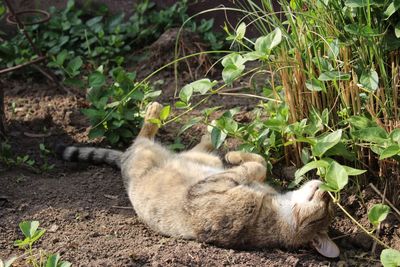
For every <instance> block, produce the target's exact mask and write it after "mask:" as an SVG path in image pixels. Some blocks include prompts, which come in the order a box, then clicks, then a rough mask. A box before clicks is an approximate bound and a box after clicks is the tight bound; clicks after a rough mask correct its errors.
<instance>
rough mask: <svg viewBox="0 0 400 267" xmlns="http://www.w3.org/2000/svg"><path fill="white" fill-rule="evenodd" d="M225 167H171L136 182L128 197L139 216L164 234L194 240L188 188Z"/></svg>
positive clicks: (172, 165) (180, 164)
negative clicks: (185, 207) (189, 212)
mask: <svg viewBox="0 0 400 267" xmlns="http://www.w3.org/2000/svg"><path fill="white" fill-rule="evenodd" d="M223 171H224V169H223V168H217V167H212V166H206V165H202V164H198V163H193V162H186V164H185V168H182V162H179V164H176V165H175V164H174V162H171V164H169V165H168V167H165V168H160V169H158V170H157V171H154V172H151V173H149V174H148V175H147V176H146V177H145V178H144V179H139V180H136V181H135V182H133V183H132V185H131V187H130V190H129V192H130V195H129V198H130V200H131V202H132V204H133V207H134V209H135V211H136V213H137V215H138V216H139V217H140V218H141V219H142V220H143V221H144V222H145V223H146V224H148V225H149V226H150V227H151V228H153V229H154V230H156V231H157V232H160V233H161V234H164V235H168V236H175V237H182V238H186V239H193V238H195V237H196V236H195V233H194V230H193V228H192V225H191V224H190V220H189V216H190V214H188V212H187V211H185V210H184V206H185V205H186V201H187V194H188V189H189V188H191V186H192V185H193V184H195V183H197V182H199V181H201V180H203V179H206V178H207V177H210V176H212V175H215V174H217V173H221V172H223Z"/></svg>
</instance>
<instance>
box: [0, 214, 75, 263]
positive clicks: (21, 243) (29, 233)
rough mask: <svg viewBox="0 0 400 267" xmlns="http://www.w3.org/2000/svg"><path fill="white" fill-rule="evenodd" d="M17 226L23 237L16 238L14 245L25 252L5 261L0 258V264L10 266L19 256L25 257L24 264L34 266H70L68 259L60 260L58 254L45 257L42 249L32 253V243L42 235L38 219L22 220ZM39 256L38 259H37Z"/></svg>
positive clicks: (42, 231)
mask: <svg viewBox="0 0 400 267" xmlns="http://www.w3.org/2000/svg"><path fill="white" fill-rule="evenodd" d="M19 228H20V229H21V231H22V234H23V235H24V239H23V240H22V239H18V240H16V241H15V242H14V245H15V246H17V247H18V248H20V249H24V250H25V254H23V255H21V256H19V257H12V258H11V259H9V260H7V261H4V262H3V261H2V260H0V266H1V267H6V266H12V264H13V263H14V262H16V261H17V260H18V259H19V258H26V264H28V265H31V266H34V267H36V266H37V267H42V266H43V267H45V266H46V267H70V266H71V263H70V262H68V261H61V260H60V255H59V254H49V255H47V257H45V255H44V254H45V253H43V251H41V250H40V251H39V253H38V254H34V248H33V245H34V244H35V243H36V242H37V241H38V240H39V239H40V238H41V237H42V236H43V235H44V233H45V232H46V230H45V229H42V228H39V222H38V221H23V222H21V223H20V224H19ZM38 258H39V259H38Z"/></svg>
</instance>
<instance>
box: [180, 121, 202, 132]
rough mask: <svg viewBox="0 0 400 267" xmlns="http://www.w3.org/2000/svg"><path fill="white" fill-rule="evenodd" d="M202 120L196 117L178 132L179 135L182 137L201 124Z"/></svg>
mask: <svg viewBox="0 0 400 267" xmlns="http://www.w3.org/2000/svg"><path fill="white" fill-rule="evenodd" d="M201 120H202V118H201V117H195V118H191V119H190V120H189V121H188V122H186V123H185V124H184V125H183V126H182V127H181V129H180V130H179V132H178V135H181V134H182V133H183V132H184V131H186V130H187V129H189V128H191V127H192V126H193V125H196V124H197V123H199V122H201Z"/></svg>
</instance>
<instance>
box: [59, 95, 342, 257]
mask: <svg viewBox="0 0 400 267" xmlns="http://www.w3.org/2000/svg"><path fill="white" fill-rule="evenodd" d="M161 109H162V106H161V105H160V104H159V103H157V102H153V103H151V104H150V105H149V106H148V108H147V111H146V115H145V122H144V124H143V126H142V128H141V130H140V132H139V134H138V136H137V138H136V140H135V141H134V142H133V144H132V145H131V146H130V147H129V148H128V149H127V150H126V151H125V152H121V151H117V150H112V149H103V148H93V147H74V146H68V147H63V148H61V149H59V151H58V152H59V153H60V155H61V156H62V158H63V159H64V160H70V161H92V162H95V163H101V162H105V163H108V164H110V165H113V166H115V167H117V168H120V169H121V173H122V177H123V182H124V185H125V188H126V190H127V193H128V196H129V199H130V201H131V203H132V205H133V208H134V210H135V211H136V213H137V216H138V217H139V218H140V219H141V220H142V221H143V222H144V223H145V224H147V225H148V226H149V227H150V228H152V229H153V230H155V231H157V232H158V233H161V234H163V235H167V236H172V237H178V238H184V239H194V240H197V241H199V242H205V243H211V244H214V245H217V246H220V247H226V248H246V249H249V248H253V249H254V248H255V249H257V248H276V247H286V248H298V247H301V246H305V245H308V244H310V245H311V246H312V247H314V248H315V249H316V250H317V251H318V252H319V253H320V254H322V255H324V256H326V257H331V258H334V257H338V256H339V253H340V252H339V248H338V247H337V246H336V244H335V243H334V242H333V241H332V240H331V239H330V238H329V237H328V234H327V230H328V227H329V223H330V220H331V218H332V214H333V213H332V210H333V209H332V203H331V201H330V198H329V196H328V195H327V194H326V192H323V191H321V190H320V189H319V185H320V184H321V182H320V181H318V180H311V181H308V182H306V183H305V184H304V185H303V186H301V187H300V188H299V189H298V190H295V191H289V192H286V193H278V192H277V191H276V190H275V189H274V188H272V187H271V186H269V185H267V184H265V183H264V180H265V178H266V162H265V160H264V158H263V157H261V156H260V155H257V154H253V153H245V152H239V151H231V152H228V153H227V154H226V156H225V160H226V161H227V162H228V163H230V164H232V165H234V166H233V167H231V168H224V166H223V163H222V160H221V159H220V158H219V157H217V156H216V155H214V154H212V152H211V151H212V150H213V146H212V144H211V138H210V136H209V135H204V136H203V137H202V138H201V141H200V143H199V144H197V145H196V146H195V147H193V148H192V149H190V150H188V151H185V152H181V153H173V152H171V151H169V150H168V149H166V148H165V147H163V146H162V145H160V144H159V143H157V142H155V141H154V137H155V135H156V133H157V131H158V128H159V127H158V126H157V125H156V124H153V123H151V122H149V120H151V119H154V118H158V117H159V114H160V111H161Z"/></svg>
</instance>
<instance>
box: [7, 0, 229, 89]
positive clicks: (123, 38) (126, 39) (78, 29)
mask: <svg viewBox="0 0 400 267" xmlns="http://www.w3.org/2000/svg"><path fill="white" fill-rule="evenodd" d="M0 11H1V9H0ZM97 11H98V12H97V13H96V14H93V12H92V10H91V9H90V8H87V9H85V8H80V7H78V6H77V5H76V3H75V1H74V0H69V1H68V2H67V5H66V7H65V9H56V8H55V7H51V8H50V9H49V12H50V13H51V19H50V21H49V22H48V23H44V24H40V25H33V26H27V27H26V28H25V31H27V32H28V34H30V36H32V39H33V41H34V43H35V45H36V46H37V47H38V48H39V49H40V50H41V51H43V52H46V53H47V54H48V55H49V59H50V61H49V63H48V66H49V67H51V68H53V69H54V70H55V72H56V73H57V74H59V75H62V76H64V77H65V78H66V80H65V82H66V84H67V85H69V86H77V87H83V85H84V83H83V82H82V79H81V77H80V76H82V74H86V73H87V72H89V73H90V71H92V70H94V69H96V68H97V67H98V66H100V65H102V66H103V67H105V68H107V69H112V68H114V67H119V66H122V65H123V64H124V63H126V61H127V58H126V55H127V54H129V52H131V51H133V50H134V49H137V48H142V47H143V46H145V45H146V44H150V43H152V42H154V41H155V40H156V39H157V38H158V37H159V36H160V35H161V34H162V33H163V32H164V31H165V30H166V29H168V28H172V27H178V26H180V24H182V22H183V21H185V20H186V19H187V17H188V15H187V14H186V12H187V1H186V0H184V1H178V2H176V3H175V4H173V5H172V6H170V7H167V8H165V9H162V10H158V9H156V8H155V4H154V3H152V2H150V1H148V0H143V1H140V2H139V3H138V4H137V5H136V7H135V9H134V11H133V13H132V15H131V17H130V18H128V19H125V14H124V13H120V14H115V15H110V14H108V9H107V8H106V7H104V8H103V9H97ZM212 26H213V21H212V20H202V21H201V22H200V23H196V22H194V21H191V22H190V23H188V24H187V25H186V27H187V29H189V30H192V31H194V32H197V33H199V34H200V35H201V36H203V38H204V39H205V40H206V41H208V42H210V44H211V45H212V46H213V48H217V47H219V46H221V45H222V42H221V41H220V39H218V38H217V35H218V34H216V33H214V32H212ZM0 55H1V57H0V66H3V67H4V66H7V67H11V66H13V65H16V64H21V63H24V62H26V61H28V60H31V59H34V58H35V55H34V53H33V51H32V50H31V48H30V45H29V43H28V42H27V40H26V39H25V38H24V37H23V36H22V35H16V36H14V37H13V38H11V39H9V40H6V41H5V42H2V44H1V45H0Z"/></svg>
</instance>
